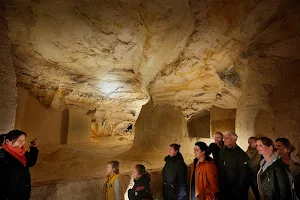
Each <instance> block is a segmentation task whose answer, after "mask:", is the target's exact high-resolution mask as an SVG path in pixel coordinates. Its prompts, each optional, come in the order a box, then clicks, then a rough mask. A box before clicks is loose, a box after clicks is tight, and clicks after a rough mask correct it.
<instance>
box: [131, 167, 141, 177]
mask: <svg viewBox="0 0 300 200" xmlns="http://www.w3.org/2000/svg"><path fill="white" fill-rule="evenodd" d="M139 177H141V175H140V174H139V172H138V170H137V169H136V168H133V171H132V178H133V179H138V178H139Z"/></svg>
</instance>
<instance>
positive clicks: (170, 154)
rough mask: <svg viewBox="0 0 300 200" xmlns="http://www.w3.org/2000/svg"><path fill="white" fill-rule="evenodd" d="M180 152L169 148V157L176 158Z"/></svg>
mask: <svg viewBox="0 0 300 200" xmlns="http://www.w3.org/2000/svg"><path fill="white" fill-rule="evenodd" d="M177 152H178V151H176V150H175V149H174V148H173V147H170V148H169V156H171V157H173V156H176V154H177Z"/></svg>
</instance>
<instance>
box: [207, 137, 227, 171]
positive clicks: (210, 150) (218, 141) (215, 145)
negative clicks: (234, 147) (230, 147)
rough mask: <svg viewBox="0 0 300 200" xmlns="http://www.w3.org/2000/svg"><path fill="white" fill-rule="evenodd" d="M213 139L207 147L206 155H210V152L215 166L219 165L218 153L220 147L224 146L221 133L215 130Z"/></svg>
mask: <svg viewBox="0 0 300 200" xmlns="http://www.w3.org/2000/svg"><path fill="white" fill-rule="evenodd" d="M214 140H215V142H213V143H211V144H210V145H209V147H208V152H207V155H210V154H211V153H212V155H213V157H214V161H215V164H216V166H217V167H219V154H220V151H221V149H222V147H223V146H224V142H223V133H221V132H216V133H215V134H214Z"/></svg>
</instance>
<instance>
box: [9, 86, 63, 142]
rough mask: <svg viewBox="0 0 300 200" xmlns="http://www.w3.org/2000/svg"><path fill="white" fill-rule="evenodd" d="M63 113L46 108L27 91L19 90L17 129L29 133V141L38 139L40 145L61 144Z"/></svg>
mask: <svg viewBox="0 0 300 200" xmlns="http://www.w3.org/2000/svg"><path fill="white" fill-rule="evenodd" d="M61 119H62V114H61V111H57V110H55V109H53V108H51V107H50V108H46V107H44V106H43V105H42V104H41V103H40V102H39V101H38V100H37V99H36V98H35V97H34V96H32V95H30V94H29V93H28V91H27V90H25V89H23V88H20V87H19V88H18V107H17V114H16V121H15V129H20V130H22V131H25V132H26V133H27V141H30V140H32V139H33V138H36V137H37V138H38V142H39V144H60V134H61Z"/></svg>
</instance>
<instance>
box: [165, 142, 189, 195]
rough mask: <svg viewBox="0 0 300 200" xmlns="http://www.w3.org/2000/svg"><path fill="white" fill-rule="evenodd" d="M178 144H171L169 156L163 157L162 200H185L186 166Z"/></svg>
mask: <svg viewBox="0 0 300 200" xmlns="http://www.w3.org/2000/svg"><path fill="white" fill-rule="evenodd" d="M179 149H180V145H179V144H171V145H170V148H169V155H168V156H167V157H165V162H166V164H165V166H164V168H163V170H162V176H163V199H164V200H182V199H187V197H188V196H187V166H186V164H185V163H184V160H183V157H182V155H181V153H180V152H179Z"/></svg>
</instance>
